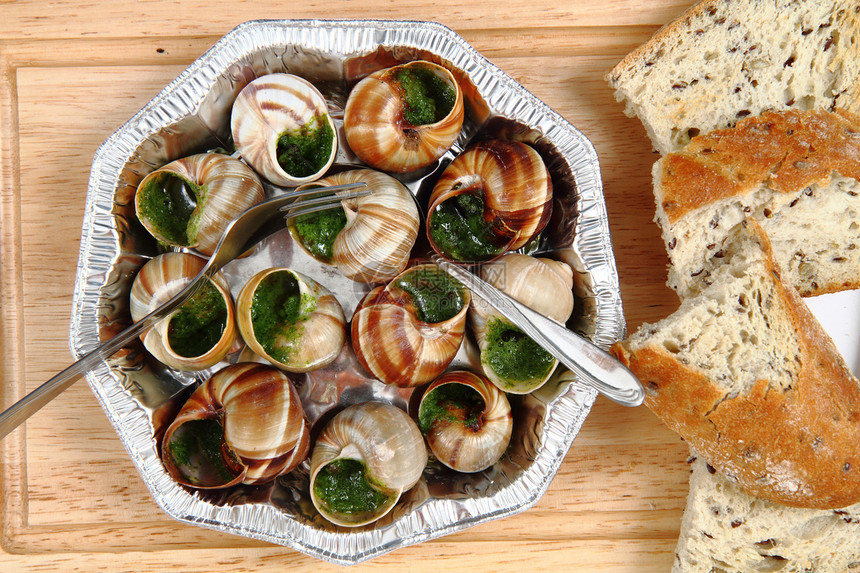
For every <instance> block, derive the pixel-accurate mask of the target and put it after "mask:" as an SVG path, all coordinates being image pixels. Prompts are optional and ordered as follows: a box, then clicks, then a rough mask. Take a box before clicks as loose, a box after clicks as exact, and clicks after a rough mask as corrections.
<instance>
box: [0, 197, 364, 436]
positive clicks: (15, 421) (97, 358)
mask: <svg viewBox="0 0 860 573" xmlns="http://www.w3.org/2000/svg"><path fill="white" fill-rule="evenodd" d="M366 187H367V185H366V184H365V183H350V184H346V185H337V186H332V187H316V188H313V189H303V190H300V191H291V192H289V193H285V194H283V195H278V196H276V197H272V198H271V199H268V200H266V201H263V202H262V203H258V204H257V205H254V206H253V207H251V208H249V209H247V210H246V211H245V212H244V213H242V214H241V215H239V216H238V217H237V218H236V219H234V220H233V221H232V222H230V224H229V225H227V227H226V228H225V229H224V234H223V235H222V236H221V240H220V241H219V242H218V245H217V246H216V247H215V250H214V252H213V253H212V256H211V257H210V258H209V261H208V262H207V263H206V264H205V265H204V266H203V268H202V269H201V270H200V272H199V273H197V275H196V276H195V277H194V278H193V279H192V280H191V282H189V283H188V284H187V285H186V286H185V288H183V289H182V290H181V291H179V292H178V293H177V294H176V295H174V296H173V297H172V298H171V299H170V300H168V301H167V302H166V303H164V304H163V305H161V306H160V307H158V308H156V309H155V310H153V311H152V312H150V313H149V314H147V315H146V316H144V317H143V318H142V319H140V320H139V321H137V322H135V323H134V324H132V325H131V326H129V327H128V328H126V329H125V330H123V331H122V332H120V333H119V334H117V335H116V336H114V337H113V338H111V339H110V340H107V341H105V342H103V343H102V344H101V345H100V346H98V347H97V348H96V349H94V350H91V351H90V352H88V353H86V354H85V355H84V356H82V357H81V358H79V359H78V360H77V361H76V362H74V363H73V364H72V365H70V366H68V367H67V368H65V369H64V370H63V371H61V372H60V373H58V374H57V375H56V376H54V377H53V378H51V379H50V380H48V381H47V382H45V383H44V384H42V385H41V386H39V387H38V388H36V389H35V390H33V391H32V392H30V393H29V394H27V395H26V396H24V397H23V398H22V399H21V400H19V401H17V402H16V403H15V404H13V405H12V406H10V407H9V408H7V409H6V410H5V411H4V412H2V413H0V440H2V439H3V438H5V437H6V435H8V434H9V433H10V432H11V431H12V430H14V429H15V428H17V427H18V426H19V425H21V424H22V423H23V422H24V421H25V420H26V419H27V418H29V417H30V416H32V415H33V414H35V413H36V412H38V411H39V410H40V409H41V408H42V407H43V406H45V405H46V404H47V403H48V402H50V401H51V400H53V399H54V398H56V397H57V396H58V395H60V394H61V393H62V392H63V391H64V390H66V389H67V388H68V387H69V386H71V385H72V383H74V382H75V381H76V380H77V379H78V378H79V377H81V376H82V375H83V374H85V373H86V372H89V371H90V370H92V369H93V368H95V367H96V366H97V365H98V364H99V363H101V362H102V361H104V360H106V359H107V358H109V357H111V356H113V355H114V354H115V353H116V352H118V351H119V350H120V349H121V348H123V347H124V346H125V345H126V344H128V343H129V342H131V341H132V340H134V339H135V338H137V337H138V336H140V335H141V334H142V333H143V332H144V331H146V330H147V329H149V328H151V327H152V326H153V325H154V324H155V323H156V322H158V321H159V320H160V319H162V318H164V317H165V316H167V315H168V314H169V313H170V312H172V311H173V310H175V309H176V308H178V307H179V306H180V305H181V304H182V303H184V302H185V301H186V300H188V299H189V298H191V297H192V296H193V295H194V293H195V292H196V291H197V290H198V289H199V288H200V286H201V285H202V284H203V283H204V282H205V281H206V279H208V278H209V277H211V276H212V275H214V274H215V273H216V272H218V271H219V270H221V268H223V267H224V265H226V264H227V263H229V262H230V261H232V260H233V259H235V258H237V257H238V256H240V255H242V254H243V253H245V252H246V251H248V250H249V249H250V248H251V247H253V246H254V245H256V244H257V243H259V242H260V241H262V240H263V239H265V238H266V237H267V236H269V235H270V234H271V232H272V231H271V229H268V228H267V223H269V222H271V221H272V220H273V219H274V218H275V217H277V216H279V215H280V216H283V217H284V220H287V219H291V218H294V217H298V216H301V215H307V214H310V213H315V212H317V211H324V210H326V209H331V208H332V207H334V206H336V205H337V204H338V203H340V202H341V201H344V200H347V199H353V198H356V197H363V196H365V195H370V193H371V190H370V189H367V188H366ZM309 196H312V197H310V198H308V197H309Z"/></svg>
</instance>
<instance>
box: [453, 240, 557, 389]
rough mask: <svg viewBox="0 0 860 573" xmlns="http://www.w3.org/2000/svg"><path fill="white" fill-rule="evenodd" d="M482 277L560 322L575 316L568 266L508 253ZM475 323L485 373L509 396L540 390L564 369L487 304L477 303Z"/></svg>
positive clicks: (471, 317)
mask: <svg viewBox="0 0 860 573" xmlns="http://www.w3.org/2000/svg"><path fill="white" fill-rule="evenodd" d="M481 276H482V277H483V278H484V280H486V281H487V282H489V283H491V284H493V285H494V286H496V287H497V288H499V289H500V290H502V291H503V292H505V293H507V294H509V295H510V296H512V297H513V298H515V299H516V300H518V301H519V302H521V303H523V304H524V305H526V306H528V307H529V308H531V309H532V310H534V311H536V312H539V313H540V314H542V315H544V316H546V317H547V318H549V319H551V320H554V321H555V322H557V323H559V324H564V322H565V321H567V319H568V317H570V314H571V312H573V290H572V288H573V271H572V270H571V268H570V266H568V265H567V264H566V263H563V262H559V261H554V260H551V259H543V258H535V257H530V256H528V255H520V254H517V253H508V254H506V255H504V256H502V257H501V258H499V259H498V260H496V261H494V262H492V263H490V264H487V265H484V266H483V267H482V269H481ZM469 324H470V326H471V328H472V331H473V332H474V333H475V339H476V340H477V342H478V348H479V349H480V353H481V366H482V368H483V370H484V374H485V375H486V376H487V378H489V379H490V381H491V382H492V383H493V384H495V385H496V386H498V387H499V389H501V390H504V391H505V392H508V393H511V394H527V393H529V392H532V391H533V390H536V389H538V388H540V387H541V386H542V385H543V384H544V383H545V382H546V381H547V380H548V379H549V377H550V376H551V375H552V373H553V371H554V370H555V367H556V366H557V365H558V360H556V359H555V358H554V357H553V356H552V355H551V354H549V353H548V352H547V351H546V350H544V349H543V348H541V347H540V346H538V344H537V343H536V342H534V341H533V340H531V339H530V338H528V337H527V336H526V335H525V334H523V333H522V331H520V330H519V329H518V328H517V327H516V326H514V325H513V324H511V323H510V322H508V321H507V319H505V318H503V317H502V316H501V315H500V314H498V312H497V311H496V310H495V309H493V308H492V307H491V306H490V305H488V304H487V303H485V302H484V301H482V300H478V299H475V300H474V301H473V302H472V305H471V307H470V309H469Z"/></svg>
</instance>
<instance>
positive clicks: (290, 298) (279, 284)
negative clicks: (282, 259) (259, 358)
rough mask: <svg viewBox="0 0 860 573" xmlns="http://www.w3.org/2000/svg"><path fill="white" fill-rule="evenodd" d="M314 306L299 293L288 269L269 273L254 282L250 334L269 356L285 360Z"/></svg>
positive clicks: (290, 353) (285, 361) (297, 286)
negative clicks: (252, 333) (255, 286)
mask: <svg viewBox="0 0 860 573" xmlns="http://www.w3.org/2000/svg"><path fill="white" fill-rule="evenodd" d="M315 309H316V301H315V300H314V299H313V297H311V296H310V295H306V296H302V294H301V292H300V290H299V282H298V281H297V280H296V278H295V277H294V276H293V274H292V273H291V272H289V271H276V272H273V273H270V274H269V275H267V276H266V277H265V278H264V279H263V280H262V281H260V284H259V285H257V288H256V290H255V291H254V296H253V299H252V301H251V324H252V325H253V327H254V336H255V337H256V338H257V341H258V342H259V343H260V346H262V347H263V350H265V351H266V353H267V354H269V356H271V357H272V358H274V359H275V360H277V361H278V362H283V363H287V362H289V361H290V357H291V355H292V354H293V352H294V350H295V347H296V343H297V342H298V341H299V339H300V338H301V336H302V333H303V332H304V326H303V322H304V321H305V320H306V319H307V317H308V315H309V314H310V313H312V312H313V311H314V310H315Z"/></svg>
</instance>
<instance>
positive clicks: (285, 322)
mask: <svg viewBox="0 0 860 573" xmlns="http://www.w3.org/2000/svg"><path fill="white" fill-rule="evenodd" d="M267 301H268V303H267ZM273 308H276V309H278V310H277V312H276V311H275V310H273ZM236 319H237V323H238V325H239V332H241V333H242V337H243V338H244V339H245V343H246V344H247V345H248V346H249V347H250V348H251V350H253V351H254V352H255V353H256V354H258V355H259V356H262V357H263V358H265V359H266V360H268V361H270V362H271V363H272V364H274V365H276V366H278V367H279V368H283V369H284V370H287V371H289V372H308V371H310V370H316V369H317V368H322V367H323V366H326V365H327V364H330V363H331V362H333V361H334V360H335V358H337V355H338V354H339V353H340V350H341V348H342V347H343V344H344V342H345V340H346V318H345V317H344V314H343V308H341V306H340V303H339V302H338V301H337V299H336V298H335V296H334V295H333V294H332V293H331V291H329V290H328V289H327V288H325V287H324V286H322V285H321V284H319V283H318V282H316V281H315V280H313V279H312V278H310V277H308V276H305V275H303V274H301V273H298V272H296V271H293V270H290V269H287V268H282V267H275V268H271V269H266V270H263V271H260V272H259V273H257V274H255V275H254V276H253V277H251V278H250V279H249V280H248V282H246V283H245V285H244V286H243V287H242V290H241V291H240V292H239V296H238V298H237V299H236Z"/></svg>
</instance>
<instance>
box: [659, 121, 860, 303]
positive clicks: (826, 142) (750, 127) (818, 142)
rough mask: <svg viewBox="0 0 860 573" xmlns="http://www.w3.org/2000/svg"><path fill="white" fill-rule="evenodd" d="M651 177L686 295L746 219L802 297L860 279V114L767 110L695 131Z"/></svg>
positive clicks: (675, 276)
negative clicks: (730, 232)
mask: <svg viewBox="0 0 860 573" xmlns="http://www.w3.org/2000/svg"><path fill="white" fill-rule="evenodd" d="M653 181H654V196H655V200H656V203H657V211H656V216H655V219H656V221H657V223H658V224H659V225H660V227H661V229H662V233H663V240H664V241H665V243H666V250H667V252H668V254H669V259H670V261H671V268H670V270H669V281H668V282H669V285H670V286H671V287H672V288H674V289H676V290H677V291H678V292H679V294H681V296H683V295H684V292H685V290H686V289H687V285H688V283H689V282H690V281H691V280H693V279H700V278H702V277H701V275H702V273H703V272H705V271H704V267H705V262H706V261H707V259H708V258H710V257H712V256H713V255H714V254H715V253H717V252H718V249H717V245H718V244H719V243H720V242H721V241H722V239H723V238H724V237H725V235H726V232H727V231H728V229H730V228H731V227H732V226H734V225H736V224H737V223H738V222H740V221H741V220H743V219H744V218H745V217H752V218H755V219H756V220H757V221H758V222H759V223H760V224H761V226H762V227H763V228H764V230H765V233H767V235H768V237H769V239H770V242H771V244H772V245H773V251H774V257H775V259H776V261H777V264H778V265H779V267H780V268H781V269H782V270H783V273H784V278H785V279H786V281H787V282H788V283H790V284H793V285H795V287H796V288H797V289H798V290H799V291H800V293H801V295H803V296H814V295H819V294H824V293H828V292H837V291H841V290H846V289H854V288H858V286H860V117H858V116H854V115H852V114H848V113H846V112H837V113H831V112H826V111H797V110H790V111H784V112H766V113H764V114H762V115H761V116H757V117H752V118H748V119H745V120H743V121H741V122H739V123H738V124H737V126H735V127H734V128H730V129H723V130H717V131H715V132H712V133H709V134H706V135H701V136H698V137H695V138H694V139H693V140H692V141H691V142H690V144H689V145H688V146H687V147H685V148H684V149H683V150H681V151H678V152H675V153H670V154H669V155H667V156H665V157H663V158H662V159H660V160H659V161H658V162H657V163H655V165H654V168H653Z"/></svg>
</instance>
